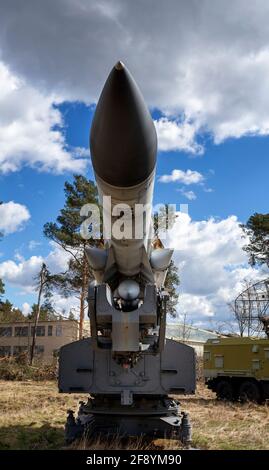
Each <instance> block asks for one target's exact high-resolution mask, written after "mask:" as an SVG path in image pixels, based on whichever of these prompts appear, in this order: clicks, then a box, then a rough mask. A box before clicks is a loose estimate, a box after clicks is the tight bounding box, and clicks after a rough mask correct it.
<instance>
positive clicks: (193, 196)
mask: <svg viewBox="0 0 269 470" xmlns="http://www.w3.org/2000/svg"><path fill="white" fill-rule="evenodd" d="M180 192H181V194H183V196H185V197H186V198H187V199H189V201H194V200H195V199H197V196H196V194H195V193H194V192H193V191H184V189H180Z"/></svg>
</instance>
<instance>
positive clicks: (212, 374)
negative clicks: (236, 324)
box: [204, 337, 269, 403]
mask: <svg viewBox="0 0 269 470" xmlns="http://www.w3.org/2000/svg"><path fill="white" fill-rule="evenodd" d="M204 378H205V383H206V385H207V387H208V388H209V389H211V390H213V392H215V393H216V395H217V397H218V398H219V399H222V400H240V401H242V402H245V401H254V402H257V403H262V402H264V401H265V400H266V399H268V398H269V339H259V338H258V339H254V338H241V337H231V338H218V339H209V340H208V341H207V342H206V343H205V345H204Z"/></svg>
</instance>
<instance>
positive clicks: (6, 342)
mask: <svg viewBox="0 0 269 470" xmlns="http://www.w3.org/2000/svg"><path fill="white" fill-rule="evenodd" d="M33 328H34V322H33V321H27V320H26V321H18V322H14V323H0V357H3V356H15V355H18V354H20V353H22V352H29V351H30V348H31V344H32V340H33ZM89 332H90V322H89V320H85V322H84V336H85V337H86V336H89ZM36 333H37V334H36V346H35V355H36V356H38V357H39V358H40V359H42V360H43V361H44V362H50V361H51V360H52V358H53V356H55V355H56V354H57V352H58V350H59V348H60V347H61V346H63V345H64V344H67V343H71V342H72V341H77V340H78V339H79V323H78V321H77V320H53V321H40V322H39V323H38V326H37V332H36ZM220 336H221V335H219V334H218V333H216V332H213V331H208V330H203V329H200V328H195V327H193V326H189V325H183V324H180V323H170V324H168V325H167V326H166V337H167V338H171V339H175V340H176V341H181V342H184V343H186V344H188V345H190V346H192V347H193V348H194V349H195V351H196V353H197V355H198V356H202V354H203V349H204V344H205V342H206V341H207V340H208V339H212V338H218V337H220Z"/></svg>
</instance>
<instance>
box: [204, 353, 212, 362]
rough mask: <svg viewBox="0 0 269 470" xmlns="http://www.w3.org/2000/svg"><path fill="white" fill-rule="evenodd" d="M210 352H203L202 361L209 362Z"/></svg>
mask: <svg viewBox="0 0 269 470" xmlns="http://www.w3.org/2000/svg"><path fill="white" fill-rule="evenodd" d="M210 356H211V354H210V351H204V360H205V361H210Z"/></svg>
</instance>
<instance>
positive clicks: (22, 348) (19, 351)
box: [13, 346, 28, 356]
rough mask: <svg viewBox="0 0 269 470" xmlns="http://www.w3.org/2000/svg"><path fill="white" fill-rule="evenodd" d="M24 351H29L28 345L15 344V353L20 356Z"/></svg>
mask: <svg viewBox="0 0 269 470" xmlns="http://www.w3.org/2000/svg"><path fill="white" fill-rule="evenodd" d="M24 352H28V346H13V355H14V356H19V354H22V353H24Z"/></svg>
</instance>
